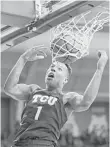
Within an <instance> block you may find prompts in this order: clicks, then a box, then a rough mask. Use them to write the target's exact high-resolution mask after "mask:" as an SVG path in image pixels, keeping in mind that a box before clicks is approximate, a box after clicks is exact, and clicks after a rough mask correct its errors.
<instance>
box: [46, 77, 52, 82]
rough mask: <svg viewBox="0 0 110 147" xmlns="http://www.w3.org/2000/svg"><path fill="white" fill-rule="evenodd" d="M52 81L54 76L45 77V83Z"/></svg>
mask: <svg viewBox="0 0 110 147" xmlns="http://www.w3.org/2000/svg"><path fill="white" fill-rule="evenodd" d="M53 81H54V78H51V77H47V78H46V80H45V82H46V83H49V82H53Z"/></svg>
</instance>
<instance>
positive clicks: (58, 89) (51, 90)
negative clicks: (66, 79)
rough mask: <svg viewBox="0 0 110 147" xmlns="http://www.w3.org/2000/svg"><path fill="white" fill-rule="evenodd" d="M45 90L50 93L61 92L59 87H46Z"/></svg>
mask: <svg viewBox="0 0 110 147" xmlns="http://www.w3.org/2000/svg"><path fill="white" fill-rule="evenodd" d="M46 90H48V91H49V92H51V93H56V94H62V93H63V92H62V89H61V88H52V87H46Z"/></svg>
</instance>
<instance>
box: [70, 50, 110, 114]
mask: <svg viewBox="0 0 110 147" xmlns="http://www.w3.org/2000/svg"><path fill="white" fill-rule="evenodd" d="M98 56H99V61H98V63H97V70H96V72H95V74H94V75H93V78H92V79H91V81H90V83H89V85H88V86H87V88H86V90H85V92H84V94H83V95H79V94H77V93H75V92H71V93H68V102H69V104H70V105H71V106H72V108H73V110H74V111H77V112H79V111H85V110H87V109H88V108H89V107H90V105H91V104H92V103H93V101H94V100H95V98H96V96H97V94H98V90H99V87H100V83H101V78H102V74H103V71H104V67H105V65H106V63H107V60H108V57H107V54H106V52H105V51H100V52H99V53H98Z"/></svg>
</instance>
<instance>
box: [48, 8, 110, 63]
mask: <svg viewBox="0 0 110 147" xmlns="http://www.w3.org/2000/svg"><path fill="white" fill-rule="evenodd" d="M95 9H97V11H95ZM94 13H95V14H94ZM90 16H92V17H93V18H92V19H91V17H90ZM94 16H95V17H94ZM89 19H90V20H89ZM107 22H109V9H108V8H106V7H102V6H98V7H96V8H94V11H93V9H92V11H89V12H86V13H83V14H81V15H79V16H76V17H74V18H72V19H71V20H69V21H66V22H64V23H62V24H60V25H58V26H56V27H55V28H54V30H53V34H54V37H53V40H52V41H51V53H52V62H53V61H54V60H58V59H61V61H62V62H64V63H73V62H75V61H76V60H78V59H80V58H82V57H85V56H87V55H88V54H89V46H90V43H91V40H92V38H93V36H94V34H95V33H96V32H97V31H99V30H101V29H103V25H104V24H105V23H107ZM82 24H83V26H82Z"/></svg>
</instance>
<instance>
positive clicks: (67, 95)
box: [63, 92, 79, 104]
mask: <svg viewBox="0 0 110 147" xmlns="http://www.w3.org/2000/svg"><path fill="white" fill-rule="evenodd" d="M78 95H79V94H78V93H76V92H67V93H64V96H63V102H64V104H66V103H67V102H68V101H70V100H71V99H74V98H75V97H76V96H78Z"/></svg>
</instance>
